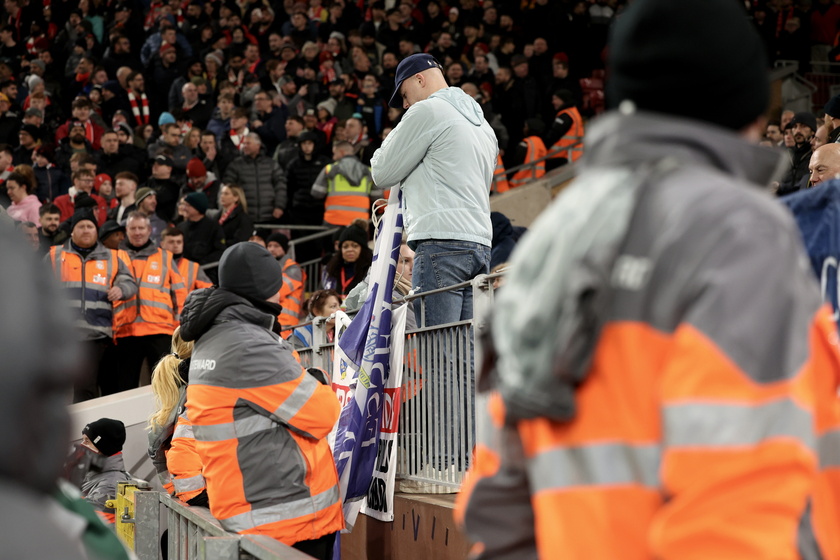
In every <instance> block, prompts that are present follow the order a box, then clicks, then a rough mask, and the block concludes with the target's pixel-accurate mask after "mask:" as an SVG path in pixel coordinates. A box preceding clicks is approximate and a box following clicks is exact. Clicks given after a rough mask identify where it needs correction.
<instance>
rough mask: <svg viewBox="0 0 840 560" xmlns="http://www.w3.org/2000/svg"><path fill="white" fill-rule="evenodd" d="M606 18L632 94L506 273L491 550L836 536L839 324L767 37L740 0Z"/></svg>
mask: <svg viewBox="0 0 840 560" xmlns="http://www.w3.org/2000/svg"><path fill="white" fill-rule="evenodd" d="M654 30H655V31H654ZM611 41H612V42H611V47H610V49H609V53H610V58H609V60H608V64H609V67H610V68H609V71H608V76H610V81H609V82H608V84H607V95H608V102H609V103H610V104H611V106H612V107H613V108H616V107H618V108H619V110H617V111H612V112H610V113H608V114H607V115H605V116H604V117H603V118H601V119H600V120H599V121H597V122H596V123H595V124H594V126H592V127H591V129H590V133H589V134H587V138H586V147H587V152H586V154H584V156H583V158H582V159H581V162H582V164H583V168H582V172H581V173H580V174H579V176H578V179H577V180H576V182H575V183H574V184H573V185H571V186H570V187H568V188H567V189H566V190H565V191H563V193H562V194H561V195H560V197H559V198H558V200H557V201H556V202H555V203H554V205H553V206H552V207H551V208H549V209H548V210H547V211H546V212H545V213H544V215H543V216H542V217H541V219H540V220H538V222H537V223H536V224H534V226H533V227H532V229H531V230H530V232H529V233H528V234H526V236H525V237H524V238H523V239H522V240H521V242H520V244H519V246H518V247H517V249H516V250H515V252H514V255H513V257H512V260H511V265H510V275H509V276H508V282H507V284H506V285H505V287H504V288H503V289H501V290H500V291H499V293H498V299H497V305H496V308H495V310H494V316H493V318H492V321H491V325H492V328H491V331H492V332H491V334H490V338H491V339H492V340H490V341H488V342H489V343H488V347H489V350H488V351H487V352H486V353H485V364H484V365H485V368H484V371H483V372H482V377H481V380H480V384H479V387H480V388H484V389H487V388H490V389H492V390H491V391H490V392H489V395H487V397H488V398H486V399H485V402H487V403H488V405H489V406H487V407H486V409H485V410H483V415H482V411H480V410H479V409H478V408H479V407H477V415H478V416H479V418H478V419H477V441H478V443H477V446H476V455H475V461H474V464H473V471H472V475H471V476H470V477H469V479H468V481H467V483H466V484H465V486H464V489H463V491H462V494H461V496H460V500H459V504H458V514H459V516H460V518H461V520H462V522H463V523H464V524H465V527H466V530H467V533H468V535H469V537H470V539H471V540H472V541H473V542H476V543H478V544H477V545H476V548H475V550H474V556H476V557H481V558H516V559H523V558H535V557H539V558H559V557H563V558H625V559H642V558H660V559H670V558H681V559H686V558H770V557H773V558H799V557H802V558H814V557H819V552H821V553H822V557H823V558H837V557H839V556H840V547H838V542H837V539H838V532H837V530H836V528H837V527H838V518H837V511H838V509H837V505H838V500H837V496H838V492H837V488H838V486H840V468H838V467H840V460H838V458H840V446H839V445H838V442H840V438H838V435H839V434H838V431H837V426H838V401H837V385H838V373H839V372H840V359H838V352H837V347H836V344H837V326H836V325H835V324H834V323H833V322H832V320H831V312H830V310H829V308H828V307H827V306H824V305H822V303H821V301H820V294H819V286H818V285H817V283H816V281H815V278H814V277H813V273H812V272H810V270H809V269H808V260H807V258H806V256H805V252H804V249H803V247H802V246H801V240H800V235H799V233H798V232H797V230H796V226H795V224H794V222H793V220H792V219H791V217H790V216H789V214H788V213H787V212H786V211H785V209H783V208H782V207H781V206H780V205H779V204H778V203H777V202H775V201H774V200H773V199H772V198H771V197H770V196H769V194H768V193H767V192H762V188H763V187H765V186H766V185H767V184H769V182H770V181H771V180H772V179H773V178H774V177H773V175H774V172H775V170H776V169H777V168H778V157H779V156H777V155H775V154H774V153H773V152H772V151H770V150H769V149H765V148H760V147H758V146H756V145H754V144H755V143H757V141H758V139H759V138H760V137H761V132H762V130H763V127H764V125H763V122H762V119H761V117H760V116H761V115H762V114H763V112H764V111H765V109H766V107H767V103H768V78H767V73H766V67H767V64H766V61H765V59H764V54H763V48H762V45H761V42H760V40H759V38H758V36H757V35H756V33H755V32H754V31H753V29H752V28H751V26H750V24H749V22H748V21H747V19H746V18H745V15H744V13H743V10H742V8H740V7H739V6H738V4H737V3H736V2H732V1H731V0H686V1H684V2H671V1H669V0H637V1H636V2H634V3H633V4H631V5H630V7H629V8H628V9H627V11H626V12H625V13H624V15H623V16H622V17H621V18H620V19H618V20H617V22H616V24H615V27H614V29H613V36H612V39H611ZM663 69H669V70H668V71H663ZM701 82H702V84H703V85H702V86H701ZM710 86H711V88H712V89H713V90H714V91H715V98H716V103H714V104H709V103H706V102H703V101H702V99H701V97H702V95H704V94H701V92H702V91H710V89H709V87H710Z"/></svg>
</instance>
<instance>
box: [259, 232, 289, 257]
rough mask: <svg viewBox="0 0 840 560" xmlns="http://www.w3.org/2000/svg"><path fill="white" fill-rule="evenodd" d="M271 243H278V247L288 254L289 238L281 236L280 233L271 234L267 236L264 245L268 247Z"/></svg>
mask: <svg viewBox="0 0 840 560" xmlns="http://www.w3.org/2000/svg"><path fill="white" fill-rule="evenodd" d="M272 241H274V242H275V243H279V244H280V246H281V247H283V252H284V253H288V252H289V238H288V237H286V236H285V235H283V234H282V233H280V232H277V233H272V234H271V235H269V236H268V239H266V240H265V244H266V245H268V244H269V243H271V242H272Z"/></svg>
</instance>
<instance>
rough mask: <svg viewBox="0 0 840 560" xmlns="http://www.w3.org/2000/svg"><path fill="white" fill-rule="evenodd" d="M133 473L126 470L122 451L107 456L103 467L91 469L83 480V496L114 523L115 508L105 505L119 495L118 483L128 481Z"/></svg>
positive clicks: (98, 511) (101, 514)
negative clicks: (95, 469)
mask: <svg viewBox="0 0 840 560" xmlns="http://www.w3.org/2000/svg"><path fill="white" fill-rule="evenodd" d="M129 480H131V475H130V474H128V473H127V472H126V470H125V461H123V454H122V452H120V453H117V454H116V455H111V456H110V457H106V458H105V462H104V464H103V465H102V468H101V469H100V470H97V471H91V472H89V473H88V474H87V475H86V476H85V479H84V481H83V482H82V488H81V490H82V496H83V497H84V498H85V500H86V501H87V503H89V504H90V505H92V506H93V509H95V510H96V512H97V513H98V514H99V515H100V517H102V519H104V520H105V521H107V522H108V523H114V508H109V507H108V506H106V505H105V502H106V501H107V500H111V499H113V498H115V497H116V495H117V484H118V483H120V482H128V481H129Z"/></svg>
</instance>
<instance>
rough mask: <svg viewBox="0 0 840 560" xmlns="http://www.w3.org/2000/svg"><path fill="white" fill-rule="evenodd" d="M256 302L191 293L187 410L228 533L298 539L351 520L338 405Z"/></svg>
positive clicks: (186, 315)
mask: <svg viewBox="0 0 840 560" xmlns="http://www.w3.org/2000/svg"><path fill="white" fill-rule="evenodd" d="M257 305H259V307H261V308H263V309H260V308H258V307H257ZM257 305H255V304H254V303H252V302H250V301H248V300H246V299H245V298H242V297H240V296H238V295H236V294H234V293H232V292H229V291H227V290H223V289H211V288H208V289H204V290H197V291H195V292H193V293H192V294H191V295H190V297H189V298H188V300H187V304H186V306H185V308H184V312H183V315H182V318H181V336H182V337H183V338H184V340H187V341H189V340H195V341H196V342H195V347H194V350H193V354H192V361H191V364H190V374H189V375H190V383H189V386H188V388H187V413H188V415H189V419H190V421H191V422H192V425H193V433H194V435H195V440H196V449H197V451H198V454H199V455H200V457H201V462H202V464H203V465H204V477H205V479H206V482H207V494H208V497H209V499H210V511H211V513H212V514H213V516H215V517H216V519H218V520H219V521H220V522H221V524H222V526H223V527H224V528H225V529H226V530H228V531H233V532H238V533H243V534H265V535H269V536H271V537H272V538H275V539H277V540H279V541H281V542H283V543H286V544H289V545H292V544H294V543H296V542H299V541H303V540H311V539H317V538H319V537H321V536H324V535H327V534H329V533H333V532H335V531H338V530H340V529H341V528H343V526H344V518H343V515H342V511H341V505H340V498H339V487H338V474H337V471H336V467H335V461H334V460H333V456H332V452H331V450H330V446H329V443H328V442H327V439H326V438H327V435H328V434H329V432H330V430H331V429H332V427H333V425H334V424H335V422H336V421H337V420H338V415H339V404H338V400H337V399H336V397H335V394H334V393H333V391H332V389H331V388H330V387H329V386H328V385H324V384H321V383H320V382H319V381H318V380H316V378H315V377H313V376H312V375H311V374H309V373H308V372H307V371H306V370H304V369H303V367H301V365H300V364H299V363H298V362H297V361H295V359H294V357H293V355H292V352H291V349H290V346H289V345H286V344H282V345H281V344H280V343H279V337H278V335H276V334H275V333H274V332H273V331H272V329H273V327H274V324H275V321H276V318H275V316H274V315H273V312H269V311H267V310H265V309H266V306H265V305H262V304H257ZM275 307H277V308H279V306H275Z"/></svg>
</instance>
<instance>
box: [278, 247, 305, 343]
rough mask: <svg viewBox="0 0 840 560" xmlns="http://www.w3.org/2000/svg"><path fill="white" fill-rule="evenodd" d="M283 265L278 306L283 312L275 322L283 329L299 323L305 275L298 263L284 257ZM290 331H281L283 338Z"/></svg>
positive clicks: (287, 336) (286, 336)
mask: <svg viewBox="0 0 840 560" xmlns="http://www.w3.org/2000/svg"><path fill="white" fill-rule="evenodd" d="M282 264H283V285H282V286H280V305H281V306H282V307H283V311H281V312H280V315H279V316H278V317H277V321H278V322H279V323H280V324H281V325H282V326H284V327H291V326H294V325H297V324H298V323H300V311H301V308H302V307H303V286H304V284H305V283H306V273H305V272H303V269H302V268H301V267H300V265H299V264H298V263H296V262H295V261H293V260H292V259H290V258H288V257H286V258H285V259H283V261H282ZM292 332H293V331H292V330H285V331H281V333H280V335H281V336H282V337H283V338H289V337H290V336H291V335H292Z"/></svg>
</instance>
